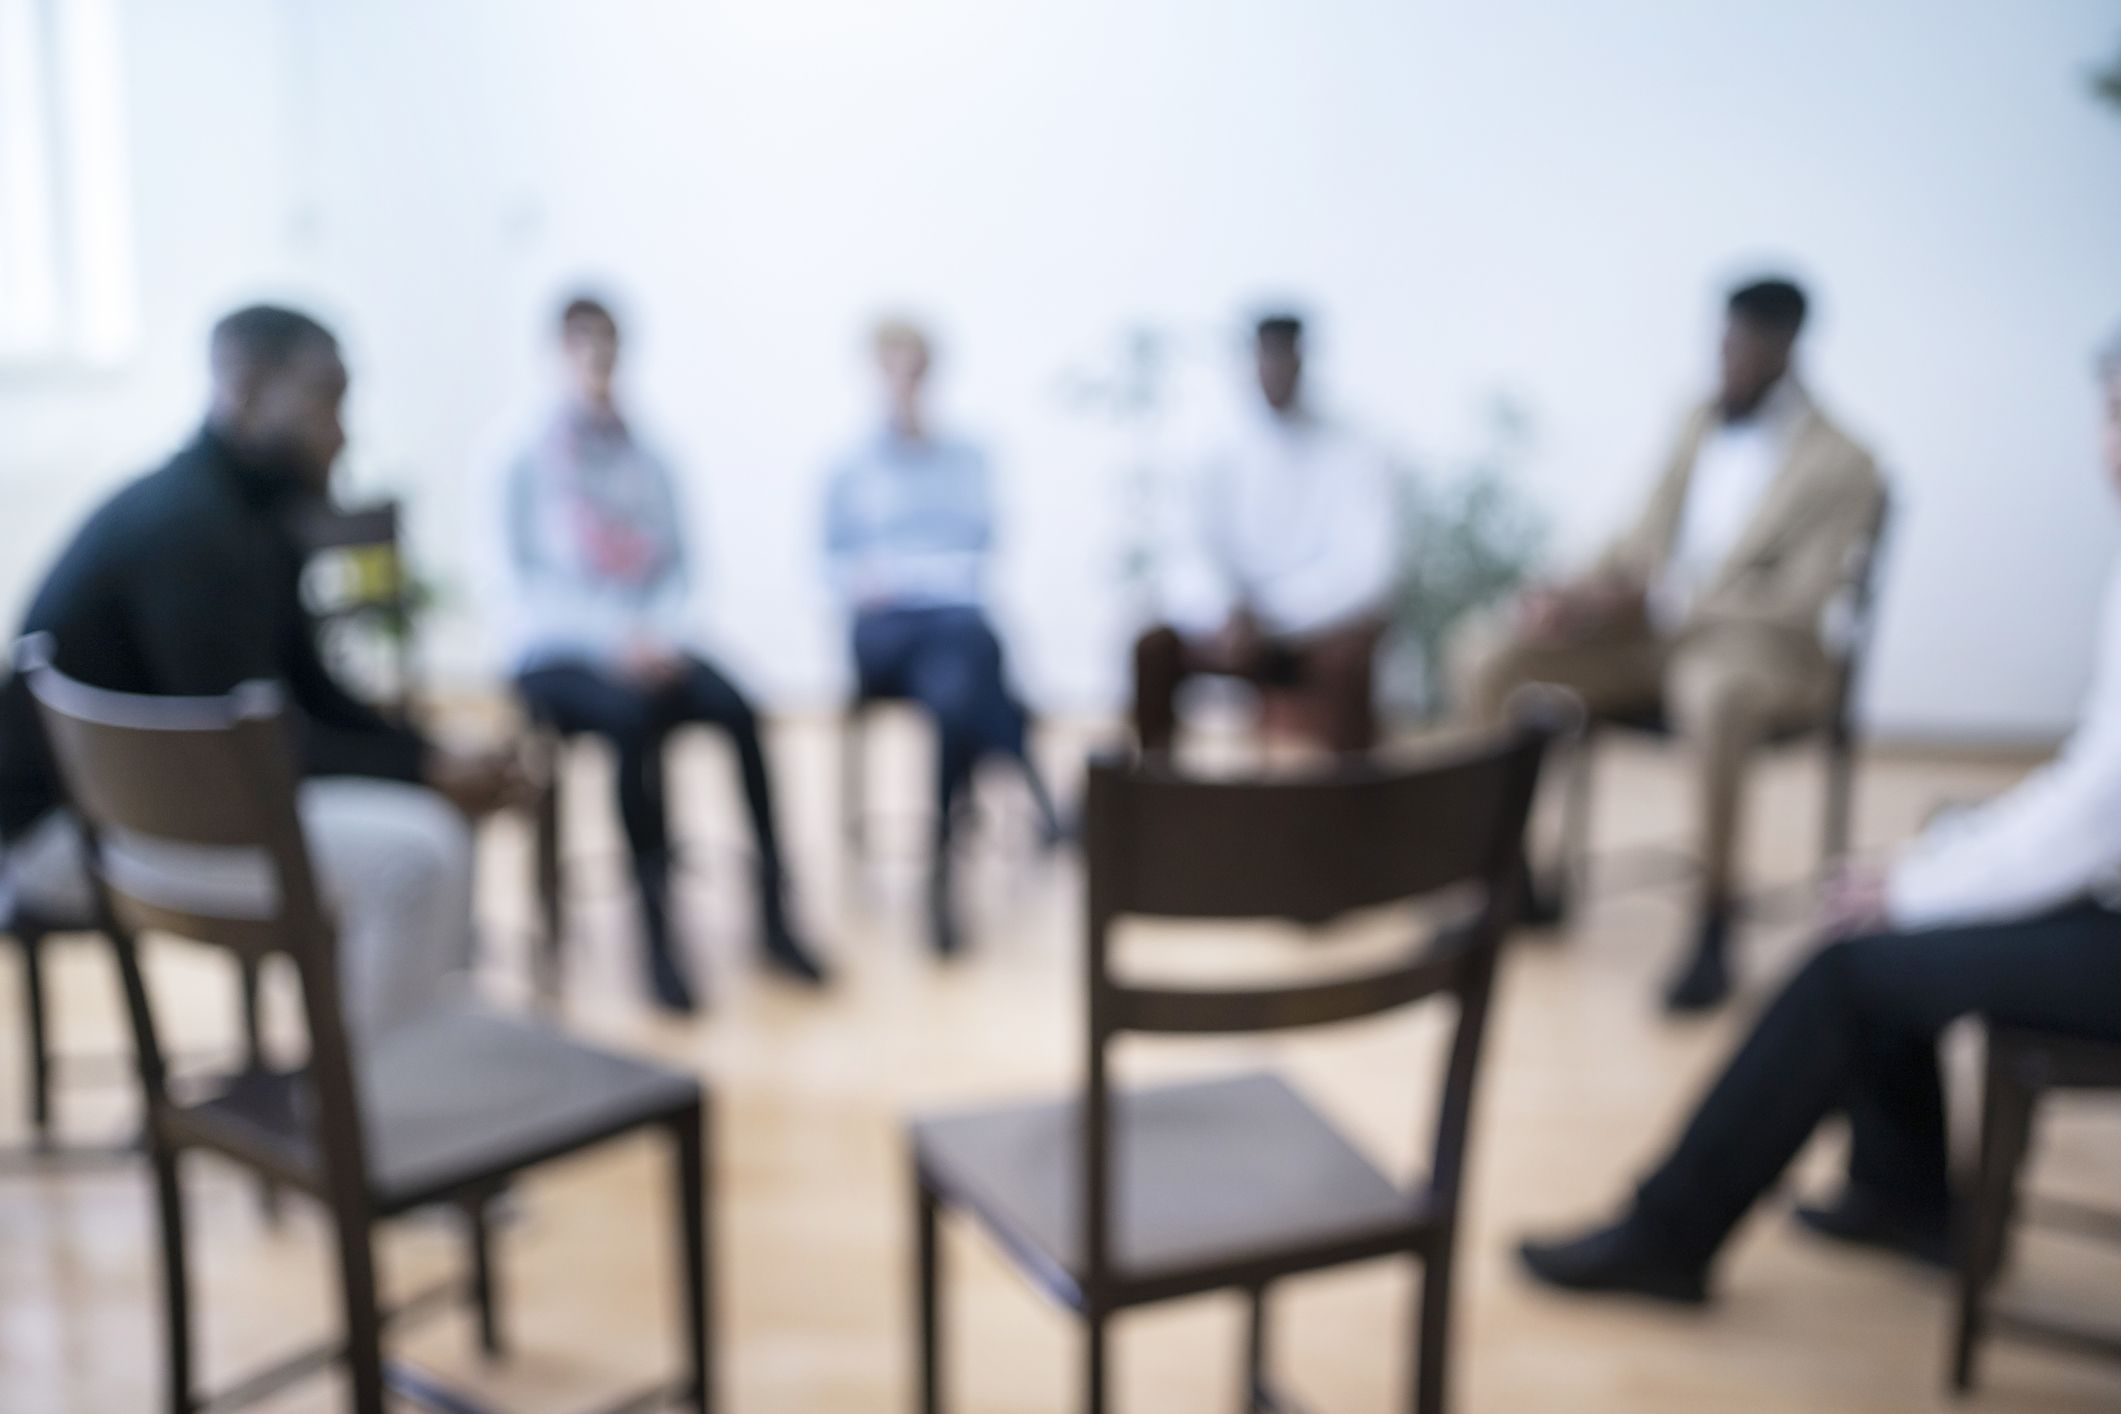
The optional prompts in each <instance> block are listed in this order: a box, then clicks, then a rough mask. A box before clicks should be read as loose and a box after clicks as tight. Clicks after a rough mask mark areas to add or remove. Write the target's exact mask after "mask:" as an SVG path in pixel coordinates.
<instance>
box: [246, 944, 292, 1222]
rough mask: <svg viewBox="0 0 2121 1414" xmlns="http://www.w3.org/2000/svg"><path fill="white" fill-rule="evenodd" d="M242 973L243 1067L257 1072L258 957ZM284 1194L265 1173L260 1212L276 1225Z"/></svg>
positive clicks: (260, 1030)
mask: <svg viewBox="0 0 2121 1414" xmlns="http://www.w3.org/2000/svg"><path fill="white" fill-rule="evenodd" d="M238 975H239V977H240V980H241V982H242V996H243V1000H242V1009H243V1068H244V1069H245V1070H246V1071H250V1072H253V1073H255V1072H258V1071H262V1070H264V1069H265V1023H264V1019H263V1018H264V1012H265V1002H264V995H265V988H264V979H263V976H262V974H261V973H260V971H259V962H258V959H257V958H254V957H246V958H244V959H243V960H242V961H241V963H240V964H239V965H238ZM280 1197H281V1195H280V1185H279V1184H277V1183H274V1182H273V1181H272V1180H271V1179H270V1178H266V1177H264V1176H262V1175H261V1176H260V1177H259V1179H258V1211H259V1213H261V1214H262V1215H263V1216H264V1218H265V1221H266V1223H267V1224H268V1225H269V1226H272V1227H278V1226H279V1225H280V1219H281V1217H282V1216H283V1213H284V1205H283V1204H282V1203H281V1201H280Z"/></svg>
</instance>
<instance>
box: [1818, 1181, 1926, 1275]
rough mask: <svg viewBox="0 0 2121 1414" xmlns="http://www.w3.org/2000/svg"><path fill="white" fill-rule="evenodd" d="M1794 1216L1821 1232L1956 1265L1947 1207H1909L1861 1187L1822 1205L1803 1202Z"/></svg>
mask: <svg viewBox="0 0 2121 1414" xmlns="http://www.w3.org/2000/svg"><path fill="white" fill-rule="evenodd" d="M1797 1221H1798V1222H1800V1223H1802V1224H1803V1225H1804V1226H1805V1227H1807V1228H1809V1229H1810V1230H1811V1231H1812V1232H1814V1233H1817V1234H1818V1235H1819V1236H1821V1237H1824V1238H1827V1239H1828V1240H1830V1241H1833V1242H1845V1243H1848V1244H1849V1245H1850V1246H1852V1247H1869V1248H1873V1249H1875V1250H1877V1251H1880V1252H1889V1253H1891V1254H1892V1255H1893V1256H1895V1257H1904V1258H1906V1259H1907V1260H1908V1261H1911V1262H1919V1263H1921V1264H1922V1265H1923V1266H1925V1267H1936V1268H1939V1269H1941V1270H1944V1271H1950V1270H1951V1269H1952V1268H1953V1267H1955V1266H1957V1265H1958V1262H1957V1256H1958V1254H1957V1251H1956V1249H1955V1248H1954V1245H1953V1242H1952V1218H1951V1212H1950V1210H1949V1209H1942V1208H1935V1209H1933V1208H1913V1207H1909V1206H1908V1205H1906V1204H1904V1203H1895V1202H1892V1201H1891V1200H1889V1199H1885V1198H1880V1197H1879V1196H1877V1195H1876V1194H1875V1193H1872V1192H1869V1191H1868V1190H1866V1189H1861V1188H1844V1189H1843V1190H1842V1191H1841V1194H1840V1196H1839V1197H1837V1198H1835V1199H1834V1201H1833V1202H1831V1203H1826V1204H1811V1203H1806V1204H1801V1205H1799V1207H1798V1209H1797Z"/></svg>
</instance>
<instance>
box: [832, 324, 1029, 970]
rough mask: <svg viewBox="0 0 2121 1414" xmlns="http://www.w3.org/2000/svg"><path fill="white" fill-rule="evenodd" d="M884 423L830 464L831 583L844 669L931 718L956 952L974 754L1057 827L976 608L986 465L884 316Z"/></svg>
mask: <svg viewBox="0 0 2121 1414" xmlns="http://www.w3.org/2000/svg"><path fill="white" fill-rule="evenodd" d="M875 348H876V360H877V367H878V369H879V371H880V372H881V374H882V376H883V383H884V395H885V400H886V419H885V425H884V426H883V428H882V429H881V430H880V431H879V432H878V433H877V434H876V435H875V436H874V437H871V438H870V439H868V440H867V441H865V442H863V443H862V444H861V445H860V446H858V447H856V448H854V450H853V451H851V452H849V453H848V454H847V455H846V456H845V457H844V458H842V459H841V461H840V462H839V464H838V465H837V467H835V468H834V470H833V473H832V478H831V483H830V487H829V490H828V493H827V503H826V531H825V536H826V547H827V550H828V553H829V555H830V557H831V561H832V569H833V577H834V579H835V580H836V582H837V584H838V586H839V590H840V593H841V595H842V596H843V598H844V599H845V600H846V602H847V604H848V606H849V608H850V610H851V612H852V614H853V618H854V666H855V673H856V677H857V679H858V682H859V689H858V690H859V691H860V693H861V695H862V696H864V697H902V698H907V699H910V700H912V701H914V702H917V703H919V704H920V705H921V706H922V707H924V708H926V709H927V711H928V713H929V714H930V715H931V716H932V717H933V718H934V719H935V724H936V729H937V732H938V734H939V735H940V737H941V749H940V751H939V752H938V759H939V763H940V770H939V772H938V778H937V781H936V819H937V827H936V868H935V872H934V873H933V875H932V876H931V879H930V917H931V922H932V928H933V939H934V943H935V947H936V950H937V951H938V952H940V953H943V954H945V955H948V954H951V953H954V952H955V951H956V950H957V946H958V929H957V925H956V922H955V915H954V914H953V912H952V910H951V907H950V885H949V840H950V814H951V810H952V808H953V807H954V806H955V805H956V804H957V802H958V800H959V799H960V798H961V796H962V795H963V794H964V791H965V788H966V786H967V785H969V784H970V782H971V779H972V772H973V768H974V767H975V766H976V765H977V764H978V763H979V760H980V758H981V757H982V756H984V755H987V754H989V753H996V754H999V755H1003V756H1007V757H1009V758H1011V759H1012V760H1014V761H1016V762H1017V763H1018V764H1019V765H1020V766H1021V767H1022V768H1023V770H1024V773H1025V776H1026V778H1027V779H1028V780H1029V782H1030V784H1031V790H1032V794H1033V796H1034V797H1035V799H1036V800H1037V802H1038V806H1039V809H1040V811H1041V813H1042V814H1043V815H1044V817H1045V827H1046V834H1047V838H1048V840H1049V841H1050V840H1052V839H1054V838H1057V836H1058V834H1059V829H1058V825H1057V823H1056V821H1055V817H1054V813H1053V808H1052V804H1051V801H1050V799H1049V798H1048V796H1047V794H1046V791H1045V788H1044V786H1043V785H1042V783H1041V782H1040V781H1039V778H1038V774H1037V772H1036V770H1035V769H1034V768H1033V767H1032V764H1031V759H1030V757H1029V756H1028V755H1027V754H1026V751H1025V745H1024V727H1025V716H1024V709H1023V707H1022V705H1021V704H1020V703H1018V702H1017V700H1016V699H1015V698H1014V697H1013V696H1012V695H1011V694H1010V691H1009V686H1008V683H1007V680H1006V678H1005V676H1004V673H1003V666H1002V647H1001V643H1000V641H999V640H998V639H997V638H996V637H995V635H994V630H993V628H992V627H991V626H990V625H989V624H988V621H987V614H986V610H985V608H984V600H985V594H984V581H985V579H986V571H987V561H988V558H989V556H990V554H991V552H992V550H993V545H994V500H993V492H992V487H991V485H990V478H989V475H988V470H987V459H986V457H985V456H984V455H983V454H982V453H981V451H980V449H979V448H978V447H976V446H973V445H972V444H971V443H969V442H964V441H960V440H958V439H957V438H954V437H949V436H945V435H942V434H940V433H938V432H936V431H935V429H934V428H933V427H931V426H930V425H929V420H928V415H927V411H926V408H925V405H924V402H925V400H924V396H923V395H924V392H925V389H926V386H927V379H928V370H929V366H930V364H931V363H932V361H933V359H932V352H931V349H930V346H929V342H928V337H927V335H926V334H924V333H923V332H922V331H921V330H920V329H919V328H917V327H915V326H914V325H912V324H909V323H905V322H903V321H898V320H891V321H886V322H885V323H884V324H882V325H880V326H879V327H878V329H877V331H876V335H875Z"/></svg>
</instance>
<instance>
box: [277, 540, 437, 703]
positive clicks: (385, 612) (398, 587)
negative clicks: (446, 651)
mask: <svg viewBox="0 0 2121 1414" xmlns="http://www.w3.org/2000/svg"><path fill="white" fill-rule="evenodd" d="M403 522H404V513H403V511H402V509H401V508H400V506H399V504H398V502H396V501H394V500H384V501H373V502H369V503H367V504H365V505H357V506H336V505H331V504H328V503H324V502H319V503H316V504H314V505H311V506H308V507H306V508H305V509H303V510H302V511H301V512H300V513H298V514H297V515H296V516H295V518H294V522H293V529H294V533H295V539H296V541H297V543H299V544H300V545H301V546H302V549H303V551H304V553H305V554H306V555H307V556H308V557H309V558H310V559H312V560H314V559H317V558H318V557H321V556H330V555H334V554H347V553H355V552H359V551H364V550H370V551H376V552H378V553H382V554H385V555H387V556H388V557H389V565H390V570H389V578H388V581H387V583H385V584H384V585H383V586H382V588H381V590H380V592H377V593H373V594H367V595H355V596H353V597H350V598H346V599H341V600H335V601H333V602H329V603H321V604H312V605H311V606H310V612H311V615H312V617H313V618H314V619H315V620H316V622H317V625H318V627H319V629H320V630H323V631H327V632H328V631H329V630H331V629H333V628H336V627H339V626H341V625H352V626H360V625H363V624H367V625H372V626H380V629H381V631H382V632H384V633H385V634H386V635H387V636H388V637H389V639H390V641H391V647H392V650H393V652H392V656H393V657H394V659H395V666H394V668H393V673H394V676H395V678H396V683H395V686H394V689H393V690H392V691H390V692H389V693H387V694H386V695H384V696H383V697H381V698H380V699H379V700H377V701H376V703H375V705H376V707H377V708H378V709H379V710H381V711H382V712H384V713H386V714H387V715H390V716H392V717H395V718H398V719H401V720H402V719H403V718H405V717H406V716H408V715H410V713H411V711H412V706H413V699H414V697H415V696H416V695H417V692H418V686H419V655H418V653H417V651H416V649H415V647H414V644H413V635H412V618H413V599H412V579H411V575H410V574H409V572H408V571H407V568H406V564H405V547H404V541H403V531H404V524H403Z"/></svg>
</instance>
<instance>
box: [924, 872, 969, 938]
mask: <svg viewBox="0 0 2121 1414" xmlns="http://www.w3.org/2000/svg"><path fill="white" fill-rule="evenodd" d="M948 847H949V846H948V844H947V843H945V844H942V845H939V846H938V849H948ZM950 874H951V869H950V865H949V863H948V860H947V858H942V857H940V856H939V862H938V863H937V864H936V865H935V867H934V868H933V869H931V870H930V871H929V873H928V941H929V945H930V946H932V947H933V948H934V949H935V955H936V956H937V957H942V958H951V957H956V956H957V955H958V954H959V953H960V952H962V951H964V946H965V939H964V934H963V933H962V932H961V931H960V929H959V928H958V922H957V908H956V906H955V904H954V903H953V902H952V897H951V895H952V892H953V891H952V889H951V887H950Z"/></svg>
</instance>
